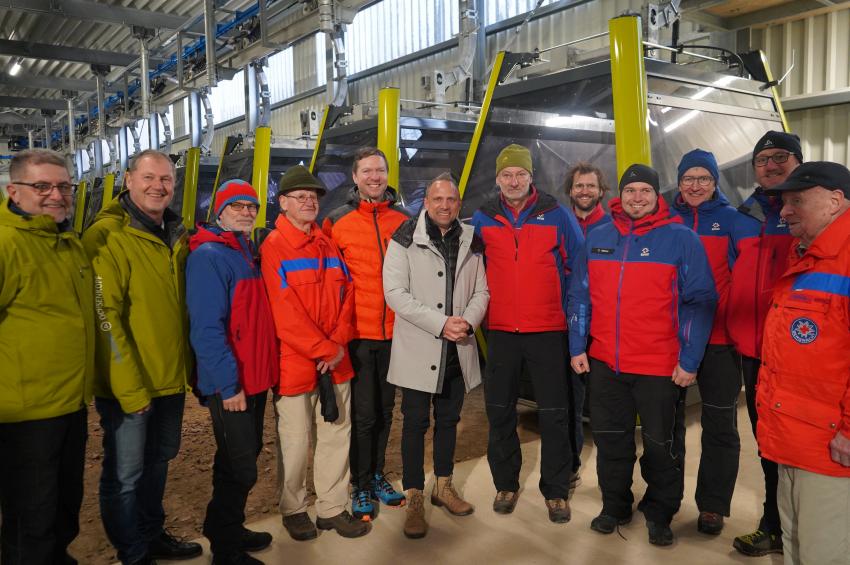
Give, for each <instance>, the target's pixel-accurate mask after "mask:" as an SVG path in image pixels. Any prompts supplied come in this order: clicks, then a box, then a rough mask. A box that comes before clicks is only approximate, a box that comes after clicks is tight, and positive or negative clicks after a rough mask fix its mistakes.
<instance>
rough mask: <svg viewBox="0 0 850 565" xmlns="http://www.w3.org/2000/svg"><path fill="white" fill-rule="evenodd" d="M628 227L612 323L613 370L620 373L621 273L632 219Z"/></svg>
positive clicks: (633, 227)
mask: <svg viewBox="0 0 850 565" xmlns="http://www.w3.org/2000/svg"><path fill="white" fill-rule="evenodd" d="M631 224H632V225H631V226H630V227H629V233H628V235H627V236H626V244H625V245H624V246H623V256H622V258H621V259H620V280H619V281H618V282H617V316H616V318H615V319H616V322H615V324H614V372H615V373H617V374H618V375H619V374H620V295H621V294H622V291H623V275H624V274H625V271H626V258H627V257H628V256H629V244H630V243H631V239H632V234H633V233H634V229H635V222H634V220H632V222H631Z"/></svg>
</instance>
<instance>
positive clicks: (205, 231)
mask: <svg viewBox="0 0 850 565" xmlns="http://www.w3.org/2000/svg"><path fill="white" fill-rule="evenodd" d="M197 230H198V231H196V232H195V233H194V234H192V237H190V238H189V250H190V251H194V250H195V249H197V248H198V247H200V246H201V245H203V244H205V243H221V244H223V245H226V246H227V247H230V248H231V249H235V250H236V251H241V250H242V246H241V245H240V243H239V240H240V239H241V240H243V241H244V240H245V236H244V235H242V236H241V237H240V235H241V234H238V233H236V232H232V231H225V230H223V229H222V228H220V227H219V226H216V225H213V224H198V225H197Z"/></svg>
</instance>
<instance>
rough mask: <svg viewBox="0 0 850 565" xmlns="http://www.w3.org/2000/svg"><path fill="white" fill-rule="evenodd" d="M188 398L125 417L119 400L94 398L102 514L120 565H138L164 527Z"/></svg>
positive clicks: (161, 401) (166, 399)
mask: <svg viewBox="0 0 850 565" xmlns="http://www.w3.org/2000/svg"><path fill="white" fill-rule="evenodd" d="M185 400H186V395H185V394H183V393H181V394H174V395H170V396H162V397H159V398H154V399H152V400H151V404H150V409H149V410H148V411H147V412H145V413H144V414H125V413H124V411H123V410H122V409H121V405H120V404H119V403H118V401H117V400H113V399H107V398H96V399H95V408H97V412H98V414H100V425H101V427H102V428H103V473H102V474H101V476H100V514H101V517H102V519H103V527H104V529H105V530H106V535H107V537H109V541H110V542H112V545H114V546H115V549H117V550H118V559H120V560H121V562H122V563H125V564H126V563H132V562H133V561H138V560H139V559H141V558H142V557H144V556H145V554H146V553H147V551H148V543H149V542H150V541H151V540H153V539H154V538H156V537H157V536H158V535H159V534H160V533H161V532H162V529H163V524H164V523H165V510H163V508H162V497H163V495H164V494H165V481H166V478H167V477H168V462H169V461H171V460H172V459H174V457H176V456H177V452H178V451H179V449H180V430H181V427H182V425H183V405H184V402H185Z"/></svg>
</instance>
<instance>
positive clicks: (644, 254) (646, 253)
mask: <svg viewBox="0 0 850 565" xmlns="http://www.w3.org/2000/svg"><path fill="white" fill-rule="evenodd" d="M640 256H641V257H649V247H644V248H643V249H641V250H640Z"/></svg>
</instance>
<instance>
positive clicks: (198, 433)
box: [70, 387, 539, 565]
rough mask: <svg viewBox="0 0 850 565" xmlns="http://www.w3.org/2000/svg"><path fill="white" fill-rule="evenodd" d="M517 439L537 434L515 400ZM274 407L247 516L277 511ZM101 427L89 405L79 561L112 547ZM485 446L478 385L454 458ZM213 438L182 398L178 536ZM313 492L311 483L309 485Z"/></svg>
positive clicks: (186, 526) (192, 404)
mask: <svg viewBox="0 0 850 565" xmlns="http://www.w3.org/2000/svg"><path fill="white" fill-rule="evenodd" d="M400 404H401V398H400V396H399V397H398V398H397V402H396V411H395V415H394V417H393V425H392V433H391V436H390V444H389V447H388V448H387V455H386V456H387V464H386V468H385V471H386V472H387V474H388V475H389V476H390V479H391V480H395V479H396V478H400V477H401V446H400V442H401V413H400V412H399V406H400ZM519 412H520V426H519V429H520V441H522V442H526V441H532V440H534V439H537V438H538V437H539V435H538V433H537V420H536V416H535V413H534V410H532V409H530V408H528V407H523V406H520V408H519ZM274 429H275V428H274V407H273V406H272V404H271V401H269V404H268V405H267V407H266V426H265V430H266V433H265V437H264V444H265V445H264V446H263V452H262V453H261V454H260V459H259V463H258V464H259V475H260V477H259V480H258V482H257V485H256V486H255V487H254V489H253V491H252V492H251V496H250V497H249V499H248V504H247V508H246V515H247V520H248V522H251V521H253V520H257V519H260V518H264V517H266V516H268V515H269V514H274V513H277V494H276V489H277V465H276V463H275V457H276V454H275V451H276V447H275V442H274V433H275V431H274ZM102 437H103V433H102V431H101V429H100V425H99V424H98V416H97V412H95V410H94V408H93V407H92V408H90V411H89V441H88V449H87V453H86V478H85V483H86V484H85V497H84V499H83V509H82V512H81V514H80V535H79V537H78V538H77V539H76V541H75V542H74V543H73V544H72V545H71V548H70V552H71V554H72V555H73V556H74V557H76V558H77V559H78V560H79V562H80V563H84V564H86V565H88V564H92V565H101V564H106V563H113V562H114V561H115V550H114V549H113V548H112V546H111V545H110V543H109V541H108V540H107V539H106V534H105V533H104V531H103V524H102V523H101V520H100V510H99V508H98V500H97V493H98V480H99V478H100V467H101V461H102V458H103V448H102V446H101V440H102ZM486 451H487V416H486V414H485V412H484V391H483V388H482V387H478V388H477V389H476V390H474V391H472V392H471V393H470V394H469V395H467V397H466V400H465V402H464V406H463V412H462V415H461V422H460V424H459V426H458V440H457V448H456V451H455V460H456V461H466V460H467V459H474V458H477V457H481V456H482V455H484V454H485V453H486ZM430 452H431V437H430V433H429V434H428V437H427V438H426V459H425V460H426V472H428V471H429V470H430V469H429V467H430V463H428V462H429V461H430V457H431V455H430ZM214 453H215V440H214V439H213V435H212V427H211V425H210V420H209V413H208V411H207V409H206V408H204V407H203V406H201V405H199V404H198V402H197V400H196V399H195V398H194V397H193V396H191V395H190V396H188V397H187V399H186V413H185V416H184V419H183V442H182V446H181V448H180V454H179V455H178V456H177V458H176V459H175V460H174V461H172V463H171V466H170V469H169V473H168V486H167V489H166V493H165V511H166V516H167V518H166V528H168V529H169V531H171V532H172V533H174V534H176V535H177V536H181V537H184V538H186V539H194V538H197V537H200V536H201V524H202V523H203V519H204V512H205V509H206V505H207V502H209V498H210V495H211V493H212V461H213V454H214ZM311 492H312V489H311Z"/></svg>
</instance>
